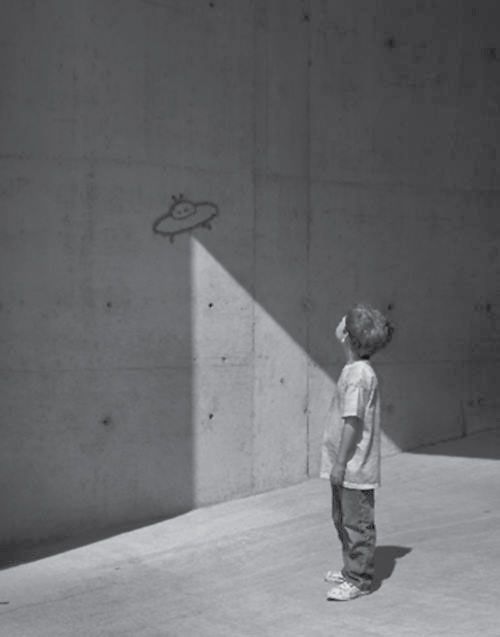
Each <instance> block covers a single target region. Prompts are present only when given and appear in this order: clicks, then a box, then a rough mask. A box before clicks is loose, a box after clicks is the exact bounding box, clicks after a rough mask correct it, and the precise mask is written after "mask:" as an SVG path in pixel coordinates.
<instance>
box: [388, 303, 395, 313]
mask: <svg viewBox="0 0 500 637" xmlns="http://www.w3.org/2000/svg"><path fill="white" fill-rule="evenodd" d="M393 309H394V303H388V305H387V311H388V312H392V310H393Z"/></svg>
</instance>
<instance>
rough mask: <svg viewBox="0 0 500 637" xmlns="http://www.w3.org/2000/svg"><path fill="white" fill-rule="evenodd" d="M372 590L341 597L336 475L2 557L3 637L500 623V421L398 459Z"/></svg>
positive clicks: (495, 630)
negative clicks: (17, 560)
mask: <svg viewBox="0 0 500 637" xmlns="http://www.w3.org/2000/svg"><path fill="white" fill-rule="evenodd" d="M383 469H384V471H383V479H384V484H383V487H382V488H381V489H380V490H379V491H378V493H377V503H376V514H377V525H378V549H377V560H376V561H377V582H376V586H375V591H374V593H373V594H372V595H369V596H367V597H362V598H359V599H357V600H355V601H351V602H327V601H326V592H327V590H328V584H327V583H325V582H323V579H322V578H323V574H324V572H325V571H326V570H327V569H329V568H335V567H338V566H340V563H339V560H340V550H339V545H338V541H337V539H336V536H335V533H334V531H333V527H332V525H331V522H330V513H329V501H330V495H329V485H328V483H327V482H326V481H322V480H318V479H313V480H309V481H308V482H305V483H303V484H299V485H296V486H292V487H288V488H286V489H280V490H277V491H273V492H270V493H266V494H261V495H258V496H252V497H250V498H244V499H241V500H236V501H232V502H226V503H223V504H219V505H215V506H212V507H206V508H203V509H198V510H196V511H192V512H190V513H187V514H186V515H183V516H180V517H177V518H175V519H172V520H169V521H166V522H162V523H159V524H155V525H152V526H149V527H145V528H142V529H139V530H135V531H132V532H128V533H124V534H121V535H118V536H115V537H113V538H110V539H106V540H103V541H100V542H95V543H92V544H89V545H87V546H83V547H80V548H77V549H74V550H69V551H66V552H62V553H60V554H56V555H53V556H51V557H47V558H44V559H39V560H35V561H32V562H30V563H25V564H21V565H17V566H13V567H10V568H5V569H3V570H2V571H1V572H0V635H1V637H80V636H81V637H101V636H102V637H108V636H116V637H128V636H130V637H164V636H172V637H177V636H178V637H226V636H227V637H247V636H248V637H250V636H251V637H263V636H269V637H280V636H284V637H285V636H286V637H295V636H297V637H315V636H318V637H323V636H325V637H326V636H328V637H329V636H338V637H365V636H366V637H392V636H395V637H396V636H397V637H405V636H410V635H411V636H415V637H427V636H428V637H438V636H446V637H460V636H462V635H463V636H467V637H475V636H476V635H477V636H478V635H481V636H482V637H489V636H491V637H498V635H500V584H499V582H500V507H499V506H498V505H499V503H500V490H499V478H500V431H490V432H483V433H480V434H476V435H474V436H470V437H468V438H464V439H461V440H458V441H454V442H448V443H442V444H440V445H436V446H433V447H429V448H426V449H422V450H420V451H419V452H418V453H416V452H415V453H404V454H398V455H395V456H392V457H389V458H385V459H384V467H383Z"/></svg>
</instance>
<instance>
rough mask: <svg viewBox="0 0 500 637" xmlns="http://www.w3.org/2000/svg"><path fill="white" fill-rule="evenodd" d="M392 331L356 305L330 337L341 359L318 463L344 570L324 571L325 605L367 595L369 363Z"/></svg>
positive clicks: (372, 435)
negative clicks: (337, 345) (328, 492)
mask: <svg viewBox="0 0 500 637" xmlns="http://www.w3.org/2000/svg"><path fill="white" fill-rule="evenodd" d="M392 333H393V327H392V325H391V324H390V323H389V321H388V320H387V319H386V318H385V317H384V316H383V315H382V314H381V313H380V312H379V311H378V310H375V309H373V308H371V307H369V306H368V305H357V306H355V307H354V308H352V309H351V310H349V312H348V313H347V314H346V316H344V317H343V318H342V320H341V321H340V323H339V324H338V326H337V329H336V331H335V335H336V337H337V339H338V340H339V341H340V342H341V344H342V346H343V349H344V353H345V356H346V360H347V362H346V365H345V366H344V368H343V369H342V373H341V374H340V378H339V380H338V384H337V394H336V396H335V397H334V399H333V401H332V409H331V417H330V418H329V422H328V423H327V426H326V430H325V434H324V438H323V448H322V457H321V477H322V478H329V479H330V483H331V487H332V517H333V522H334V524H335V528H336V529H337V533H338V536H339V539H340V542H341V545H342V555H343V561H344V567H343V569H342V571H340V572H334V571H328V573H327V574H326V576H325V580H326V581H328V582H332V583H333V584H334V586H333V588H331V589H330V591H329V592H328V595H327V599H329V600H337V601H348V600H351V599H355V598H356V597H359V596H360V595H367V594H368V593H370V592H371V587H372V582H373V574H374V558H375V539H376V536H375V518H374V489H375V488H376V487H378V486H379V485H380V395H379V389H378V382H377V376H376V375H375V372H374V371H373V368H372V366H371V363H370V357H371V356H372V355H373V354H374V353H375V352H376V351H378V350H379V349H381V348H382V347H384V346H385V345H387V343H389V341H390V340H391V337H392Z"/></svg>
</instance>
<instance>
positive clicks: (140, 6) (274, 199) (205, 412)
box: [0, 0, 500, 546]
mask: <svg viewBox="0 0 500 637" xmlns="http://www.w3.org/2000/svg"><path fill="white" fill-rule="evenodd" d="M7 4H8V8H7V10H5V11H4V16H3V18H2V21H1V23H0V42H1V44H2V50H3V55H2V68H1V83H0V85H1V87H2V88H1V90H2V99H1V101H0V109H1V110H0V127H1V128H0V138H1V140H2V148H1V156H0V197H1V202H2V239H1V240H2V245H1V258H2V277H1V278H2V282H1V283H2V288H1V302H2V306H1V316H2V330H1V333H2V337H3V338H2V345H1V347H2V351H1V360H2V371H1V374H2V401H1V426H2V438H3V441H2V446H1V451H0V454H1V459H0V460H1V461H0V479H1V482H2V484H3V485H4V488H3V489H2V496H1V497H2V512H3V515H2V524H1V525H0V542H1V543H2V544H3V545H5V546H12V545H14V544H19V543H23V542H32V541H37V540H43V539H55V538H59V537H64V536H68V535H73V536H75V535H79V534H84V533H85V532H88V531H90V530H93V531H99V530H102V531H111V530H113V529H114V528H116V527H118V526H120V525H128V524H136V523H137V524H139V523H143V522H146V521H150V520H154V519H159V518H162V517H165V516H169V515H175V514H176V513H179V512H181V511H185V510H187V509H190V508H192V507H194V506H198V505H202V504H206V503H209V502H213V501H218V500H222V499H226V498H230V497H234V496H238V495H244V494H248V493H252V492H255V491H259V490H263V489H269V488H273V487H276V486H280V485H285V484H290V483H292V482H297V481H300V480H302V479H305V478H306V477H307V476H308V475H316V473H317V468H318V451H319V441H320V435H321V431H322V428H323V423H324V417H325V412H326V406H327V403H328V397H329V390H330V389H331V387H332V383H333V382H334V379H335V377H336V375H337V374H338V372H339V370H340V367H341V364H342V361H341V359H340V352H339V350H338V348H336V346H335V343H334V342H333V337H332V325H333V324H334V323H335V322H336V321H337V319H338V317H339V316H341V315H342V313H343V312H344V311H345V308H346V307H348V306H349V305H350V304H351V303H353V302H355V301H357V300H358V299H366V300H369V301H372V302H374V303H376V304H378V305H380V306H381V307H382V308H383V309H386V310H387V311H388V313H389V314H391V315H393V317H394V320H395V322H396V323H397V325H398V328H399V329H398V333H397V336H396V338H395V341H394V343H393V345H392V346H391V348H390V350H387V352H384V353H383V354H381V355H380V358H379V369H380V375H381V380H382V383H383V386H384V395H385V410H384V427H385V447H384V448H385V451H386V452H387V453H388V452H392V451H395V450H397V449H400V448H410V447H412V446H416V445H418V444H421V443H423V442H428V441H433V440H439V439H443V438H447V437H450V436H457V435H461V433H462V432H463V431H464V430H467V428H469V429H471V430H472V429H475V428H477V427H483V426H485V423H486V424H488V423H491V422H492V420H493V419H494V418H495V417H496V414H497V413H498V410H497V404H496V402H495V401H496V400H497V399H496V383H495V379H496V378H498V372H499V369H498V358H499V356H498V353H499V331H498V319H497V316H498V302H499V299H498V290H497V284H496V281H497V280H498V274H499V272H498V270H499V255H498V235H499V230H500V227H499V226H500V223H499V220H498V219H499V217H498V213H497V210H496V208H497V204H498V199H499V195H498V192H499V189H498V188H499V181H500V180H499V173H498V163H497V161H496V154H497V151H498V140H499V134H498V133H499V130H500V124H499V121H500V120H499V112H500V111H499V109H500V83H499V80H498V78H499V77H500V75H499V73H498V69H499V68H500V67H499V64H500V63H499V62H498V59H497V57H498V56H497V48H496V47H497V46H498V45H499V44H500V43H498V42H497V38H498V36H497V31H498V28H497V27H498V25H499V23H500V15H499V11H498V9H497V7H496V6H495V3H493V2H481V3H474V7H475V8H474V10H473V9H472V8H471V3H467V2H464V3H458V4H457V3H452V2H451V1H450V2H443V3H436V2H430V1H429V2H415V1H414V2H394V3H392V2H384V3H372V4H369V5H368V6H367V4H366V3H362V2H332V1H331V2H327V1H319V0H317V1H315V0H310V2H304V1H299V0H297V1H290V0H272V1H268V2H266V1H265V0H255V1H251V0H238V1H237V2H233V1H230V0H214V1H213V2H201V1H198V0H183V1H182V2H178V1H174V0H143V1H139V0H121V1H120V2H116V1H112V0H105V1H102V0H99V1H98V0H85V1H83V2H80V1H77V0H71V1H70V2H63V0H49V1H48V2H47V1H44V2H41V1H36V0H35V1H28V0H21V1H17V2H14V1H12V2H10V3H7ZM457 7H458V9H457ZM181 193H182V194H183V195H184V199H187V200H189V201H190V202H192V203H195V204H197V203H200V202H209V203H210V204H213V205H215V206H217V209H218V213H219V214H218V216H216V217H215V218H214V219H213V220H212V221H211V222H210V226H211V229H209V227H208V226H203V225H201V226H199V227H197V228H195V229H192V230H191V231H189V232H182V233H178V234H175V235H173V236H171V237H169V236H162V235H161V234H157V233H155V232H154V231H153V223H154V222H155V220H157V219H159V218H160V216H163V215H165V214H166V213H167V212H168V211H169V210H170V211H171V210H172V205H173V200H172V197H173V196H179V195H180V194H181ZM196 210H198V208H196ZM172 219H173V218H172V217H168V218H167V219H166V220H165V221H164V223H166V224H168V223H171V224H173V225H171V226H168V227H170V228H172V227H174V228H176V229H178V230H180V229H189V227H190V226H189V224H190V223H191V222H190V221H189V219H187V221H186V222H185V224H184V225H183V223H184V222H181V221H173V220H172ZM192 220H193V223H194V220H196V217H195V216H193V217H192ZM176 223H177V225H175V224H176ZM161 227H163V228H165V227H166V226H165V225H164V226H158V229H160V228H161ZM495 294H496V296H495ZM389 307H390V308H391V309H388V308H389Z"/></svg>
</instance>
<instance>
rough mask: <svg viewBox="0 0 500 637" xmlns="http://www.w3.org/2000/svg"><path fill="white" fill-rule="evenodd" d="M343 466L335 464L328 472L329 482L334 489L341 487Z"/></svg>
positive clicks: (343, 472)
mask: <svg viewBox="0 0 500 637" xmlns="http://www.w3.org/2000/svg"><path fill="white" fill-rule="evenodd" d="M344 474H345V465H343V464H340V463H338V462H337V463H335V464H334V465H333V467H332V470H331V471H330V482H331V483H332V484H333V485H335V486H336V487H341V486H342V484H343V482H344Z"/></svg>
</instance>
